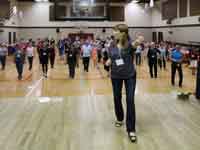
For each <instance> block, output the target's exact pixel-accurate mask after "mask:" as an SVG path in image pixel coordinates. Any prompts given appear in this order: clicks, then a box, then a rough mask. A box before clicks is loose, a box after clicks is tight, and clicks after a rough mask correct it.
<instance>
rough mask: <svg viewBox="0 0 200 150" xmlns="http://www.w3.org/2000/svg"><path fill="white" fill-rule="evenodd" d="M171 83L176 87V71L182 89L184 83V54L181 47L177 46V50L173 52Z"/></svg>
mask: <svg viewBox="0 0 200 150" xmlns="http://www.w3.org/2000/svg"><path fill="white" fill-rule="evenodd" d="M171 61H172V65H171V69H172V72H171V83H172V85H173V86H174V85H175V75H176V70H178V73H179V87H182V82H183V71H182V61H183V54H182V53H181V52H180V46H178V45H177V46H176V48H175V49H174V50H173V51H172V52H171Z"/></svg>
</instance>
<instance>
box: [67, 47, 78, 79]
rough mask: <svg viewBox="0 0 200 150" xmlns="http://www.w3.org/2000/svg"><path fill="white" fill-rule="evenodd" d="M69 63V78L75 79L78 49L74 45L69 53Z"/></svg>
mask: <svg viewBox="0 0 200 150" xmlns="http://www.w3.org/2000/svg"><path fill="white" fill-rule="evenodd" d="M67 63H68V67H69V77H70V78H72V79H73V78H74V77H75V68H76V47H75V45H74V44H71V47H70V48H69V50H68V52H67Z"/></svg>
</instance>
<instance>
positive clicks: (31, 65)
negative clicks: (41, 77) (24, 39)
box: [28, 56, 33, 70]
mask: <svg viewBox="0 0 200 150" xmlns="http://www.w3.org/2000/svg"><path fill="white" fill-rule="evenodd" d="M28 63H29V70H31V69H32V67H33V56H32V57H28Z"/></svg>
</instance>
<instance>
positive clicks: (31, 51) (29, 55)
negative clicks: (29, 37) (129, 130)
mask: <svg viewBox="0 0 200 150" xmlns="http://www.w3.org/2000/svg"><path fill="white" fill-rule="evenodd" d="M26 55H27V58H28V63H29V70H30V71H31V70H32V66H33V57H34V47H33V46H32V44H31V43H29V45H28V47H27V48H26Z"/></svg>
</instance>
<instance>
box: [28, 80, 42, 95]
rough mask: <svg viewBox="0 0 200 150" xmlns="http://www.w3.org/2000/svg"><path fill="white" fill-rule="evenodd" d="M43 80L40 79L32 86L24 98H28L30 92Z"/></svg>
mask: <svg viewBox="0 0 200 150" xmlns="http://www.w3.org/2000/svg"><path fill="white" fill-rule="evenodd" d="M42 80H43V77H41V78H40V79H39V80H38V81H37V82H36V83H35V84H34V85H33V86H32V89H31V90H30V91H29V92H28V93H27V94H26V96H25V97H29V96H30V95H31V94H32V92H33V91H34V90H35V89H36V88H37V87H38V85H39V84H40V82H41V81H42Z"/></svg>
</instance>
